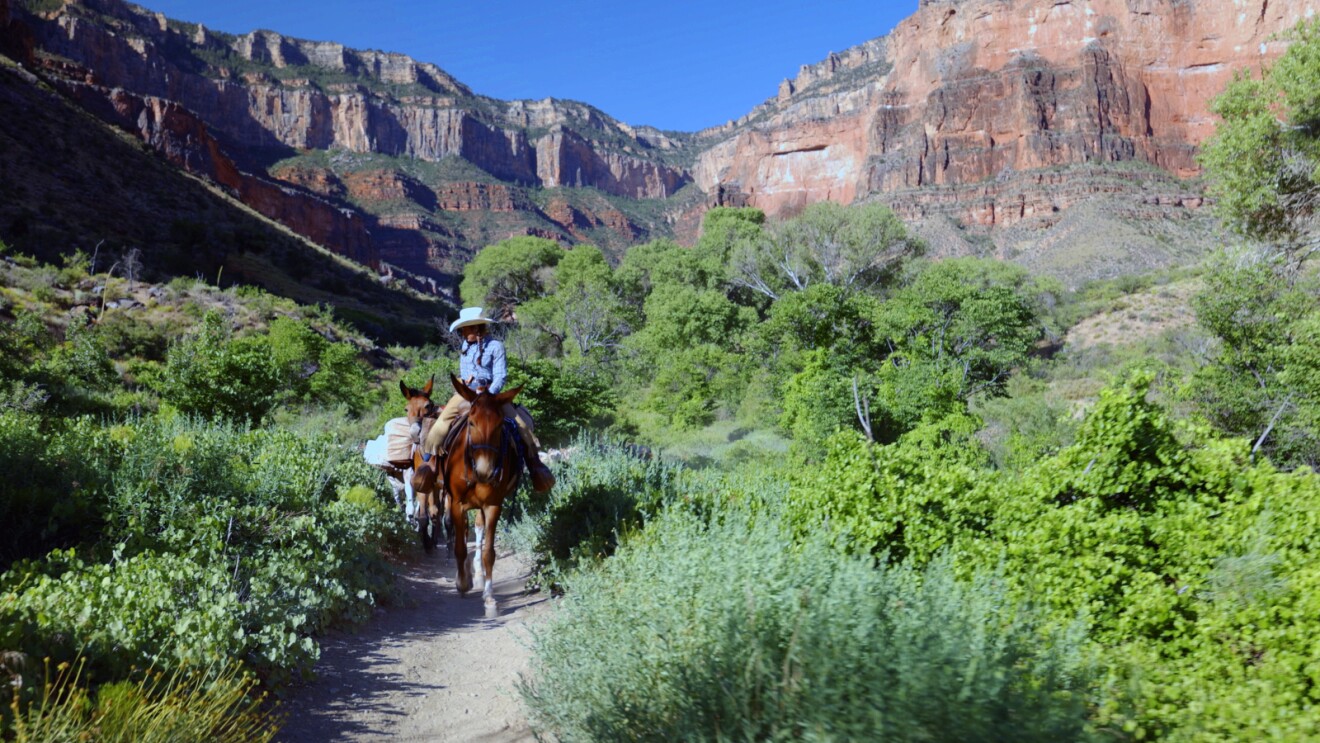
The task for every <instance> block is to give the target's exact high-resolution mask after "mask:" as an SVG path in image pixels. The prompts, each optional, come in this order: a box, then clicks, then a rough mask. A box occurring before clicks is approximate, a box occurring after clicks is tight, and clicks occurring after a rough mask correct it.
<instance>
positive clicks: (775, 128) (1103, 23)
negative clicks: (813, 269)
mask: <svg viewBox="0 0 1320 743" xmlns="http://www.w3.org/2000/svg"><path fill="white" fill-rule="evenodd" d="M1317 10H1320V2H1316V0H1293V1H1292V2H1288V3H1280V2H1269V0H1197V1H1196V2H1189V1H1188V0H1048V1H1045V0H923V2H922V4H921V7H920V9H919V10H918V11H917V13H916V14H915V15H913V16H912V17H911V18H909V19H907V20H905V21H903V22H902V23H901V24H899V26H898V27H897V28H896V29H895V30H894V32H893V33H892V34H890V35H889V36H888V37H886V38H884V39H879V40H876V41H873V42H868V43H867V44H865V45H862V46H861V47H857V48H855V49H853V50H849V51H848V52H844V53H843V54H840V55H832V56H831V57H830V58H829V59H827V60H826V61H824V62H822V63H820V64H817V65H812V66H809V67H804V68H803V70H802V72H801V74H799V75H798V77H797V78H796V79H795V80H793V81H786V82H785V84H784V85H782V86H781V89H780V94H779V96H777V97H776V98H775V99H772V100H770V101H768V102H767V103H766V104H764V105H763V106H761V107H759V108H758V109H757V110H755V111H753V112H752V113H751V114H749V116H748V117H745V118H744V119H741V120H739V121H737V122H731V123H730V124H729V125H726V126H725V127H720V128H716V129H712V130H707V131H706V132H703V133H702V135H701V136H702V137H703V138H704V139H705V140H707V141H709V142H710V143H711V144H710V145H709V147H708V149H706V150H705V151H704V152H703V153H702V155H701V156H700V157H699V159H698V163H697V165H696V167H695V168H694V170H693V172H694V176H695V178H696V181H697V183H698V184H699V185H700V186H701V188H702V189H703V190H705V191H706V192H707V193H716V192H717V191H718V190H720V189H723V191H724V192H725V193H739V192H740V193H741V194H742V198H744V199H745V200H746V201H747V202H748V203H751V204H752V205H755V206H758V207H761V208H763V209H765V210H767V211H768V212H769V213H771V214H782V213H788V212H791V211H792V210H794V209H796V208H798V207H800V206H802V205H804V204H806V203H810V202H813V201H819V200H822V199H830V200H834V201H840V202H844V203H848V202H851V201H853V200H856V199H859V198H864V197H866V196H867V195H871V194H886V193H891V192H895V191H909V190H912V189H922V188H930V187H941V186H960V185H965V184H975V183H989V184H990V185H989V186H987V191H989V192H992V193H991V196H990V201H991V207H990V208H987V207H986V206H985V205H984V204H982V205H981V206H980V207H978V208H977V209H976V210H967V212H966V213H965V214H962V215H960V216H963V217H965V218H968V219H970V220H971V221H972V222H976V223H981V224H995V225H1001V224H1004V220H1005V219H1008V220H1010V221H1011V220H1012V219H1013V218H1014V216H1013V215H1014V214H1015V210H1014V209H1012V208H1011V206H1010V207H1009V208H1002V207H1001V206H1000V205H998V203H997V199H998V198H999V197H998V193H999V192H1000V191H1004V198H1007V199H1008V200H1010V201H1011V200H1013V199H1017V198H1019V196H1020V194H1016V193H1012V192H1011V191H1012V189H1007V190H1005V189H997V188H995V186H994V182H995V181H996V179H1001V180H1004V181H1011V180H1012V178H1011V177H1010V176H1012V174H1014V173H1018V172H1022V171H1029V170H1034V169H1040V168H1049V167H1054V166H1061V165H1070V164H1077V163H1105V162H1120V161H1128V160H1138V161H1144V162H1147V163H1151V164H1154V165H1156V166H1159V167H1160V168H1163V169H1165V170H1167V171H1169V172H1171V173H1173V174H1176V175H1179V176H1184V177H1185V176H1190V175H1194V174H1195V173H1196V172H1197V166H1196V162H1195V159H1194V156H1195V152H1196V147H1197V145H1198V144H1199V143H1200V142H1202V141H1203V140H1204V139H1205V138H1206V137H1207V136H1209V135H1210V134H1211V133H1212V132H1213V130H1214V119H1213V117H1212V116H1211V115H1210V114H1209V112H1208V104H1209V101H1210V99H1211V98H1213V97H1214V96H1215V95H1217V94H1218V93H1219V92H1220V91H1222V89H1223V87H1224V85H1225V84H1227V82H1228V81H1229V80H1230V79H1231V78H1232V75H1233V74H1235V73H1236V72H1237V71H1238V70H1242V69H1257V68H1259V67H1260V65H1262V64H1263V63H1266V62H1268V61H1270V60H1271V59H1274V58H1276V57H1277V56H1278V55H1279V54H1280V53H1282V51H1283V49H1284V48H1285V42H1283V41H1281V40H1279V39H1277V38H1276V36H1275V35H1276V34H1277V33H1278V32H1280V31H1283V30H1286V29H1288V28H1290V27H1292V26H1293V25H1294V24H1296V23H1297V22H1298V21H1299V20H1301V19H1302V18H1305V17H1309V16H1310V15H1313V14H1314V13H1315V12H1316V11H1317ZM881 198H883V196H882V197H881ZM909 203H910V202H909ZM1055 206H1057V205H1055ZM1021 211H1022V210H1021V209H1018V210H1017V213H1020V212H1021Z"/></svg>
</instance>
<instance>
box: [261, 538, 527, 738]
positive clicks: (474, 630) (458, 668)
mask: <svg viewBox="0 0 1320 743" xmlns="http://www.w3.org/2000/svg"><path fill="white" fill-rule="evenodd" d="M477 572H480V566H479V565H478V566H477ZM528 573H529V565H528V563H527V562H526V561H525V560H522V559H519V556H518V555H510V554H504V553H501V554H500V556H499V557H498V558H497V559H496V561H495V591H496V594H497V596H498V598H499V613H498V616H496V617H495V618H492V619H487V618H486V616H485V611H484V609H483V606H482V602H481V594H480V590H478V591H476V592H474V593H469V594H468V596H467V597H466V598H459V596H458V593H457V591H455V589H454V581H453V577H454V560H453V557H452V556H449V555H447V554H446V555H445V556H444V557H441V556H440V551H439V550H437V552H436V554H435V555H433V556H431V557H425V558H423V557H419V558H418V559H417V560H416V561H415V562H412V563H411V564H408V565H406V566H404V567H403V568H402V569H401V574H400V576H399V588H400V593H401V597H400V600H399V601H398V602H396V603H395V605H393V606H390V607H388V608H385V609H380V610H378V611H377V612H376V616H375V617H374V618H373V619H372V620H371V621H370V622H369V623H368V624H367V625H366V626H365V627H363V628H361V630H360V631H358V632H355V633H351V634H350V633H335V634H332V635H330V636H327V637H325V638H323V639H322V644H321V660H320V662H319V663H318V664H317V666H316V670H317V679H316V681H314V682H313V683H311V684H309V685H307V686H304V687H301V688H299V689H296V690H294V692H293V693H292V696H291V698H290V699H289V700H288V701H287V702H285V704H284V705H283V706H282V711H283V712H284V713H285V714H286V715H287V722H286V723H285V726H284V729H283V730H282V731H281V733H280V735H279V737H278V738H276V740H278V741H285V742H286V743H312V742H313V741H316V742H318V743H319V742H321V741H331V740H339V741H376V740H400V741H489V742H492V743H493V742H494V741H522V740H532V733H531V730H530V729H529V728H528V727H527V720H526V717H525V713H524V710H523V706H522V702H521V700H520V699H519V698H518V695H517V691H516V689H515V687H514V684H515V683H516V682H517V679H518V674H519V673H520V672H522V671H525V670H526V669H527V665H528V652H527V648H526V644H527V639H528V631H527V627H528V625H529V623H532V622H535V621H536V619H537V618H538V616H541V615H543V614H544V613H545V611H546V610H547V609H548V608H549V606H550V602H549V601H548V599H547V597H546V594H544V593H536V594H530V595H526V594H524V590H523V586H524V584H525V583H526V580H527V576H528Z"/></svg>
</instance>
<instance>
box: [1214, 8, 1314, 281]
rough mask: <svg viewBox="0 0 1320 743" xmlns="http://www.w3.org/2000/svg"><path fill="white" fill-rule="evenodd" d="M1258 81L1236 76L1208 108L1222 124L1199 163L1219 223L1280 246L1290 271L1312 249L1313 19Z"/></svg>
mask: <svg viewBox="0 0 1320 743" xmlns="http://www.w3.org/2000/svg"><path fill="white" fill-rule="evenodd" d="M1291 35H1292V40H1293V43H1292V45H1291V46H1290V47H1289V48H1288V51H1287V52H1286V53H1285V54H1284V56H1283V57H1282V58H1280V59H1279V61H1278V62H1277V63H1275V65H1274V66H1273V67H1272V68H1270V69H1268V70H1267V71H1266V72H1265V74H1264V75H1263V77H1262V78H1261V79H1260V80H1253V79H1251V77H1250V75H1249V74H1246V73H1244V74H1242V75H1239V76H1238V78H1237V79H1236V80H1234V81H1233V83H1232V84H1231V85H1229V87H1228V89H1227V90H1226V91H1225V92H1224V93H1223V94H1222V95H1221V96H1219V97H1218V98H1217V99H1215V102H1214V104H1213V106H1212V110H1213V111H1214V112H1215V113H1216V114H1218V115H1219V116H1220V118H1221V119H1222V121H1221V123H1220V125H1219V127H1218V129H1217V130H1216V132H1215V135H1214V136H1213V137H1211V138H1210V139H1209V140H1208V141H1207V142H1206V143H1205V145H1204V146H1203V148H1202V154H1201V164H1202V165H1203V166H1204V167H1205V169H1206V173H1207V175H1208V176H1209V177H1210V193H1211V195H1212V196H1214V198H1215V202H1216V209H1217V210H1218V212H1219V214H1220V216H1221V217H1223V219H1224V221H1225V222H1226V223H1227V224H1228V225H1229V226H1231V227H1232V228H1234V229H1235V230H1237V231H1238V232H1239V233H1241V234H1242V235H1245V236H1248V237H1252V238H1256V239H1261V240H1267V241H1270V242H1272V243H1274V244H1277V245H1279V246H1281V247H1283V248H1284V250H1285V252H1286V253H1287V254H1288V255H1289V257H1290V263H1292V264H1293V265H1292V267H1293V268H1295V267H1296V266H1297V265H1298V264H1299V263H1300V262H1301V261H1303V260H1305V258H1306V256H1307V255H1309V254H1310V253H1312V252H1314V251H1316V250H1317V249H1320V239H1318V238H1317V234H1318V233H1320V230H1318V229H1317V220H1318V219H1320V95H1317V92H1316V91H1320V21H1311V22H1306V23H1303V24H1301V25H1299V26H1298V27H1297V28H1295V29H1294V30H1293V31H1292V34H1291Z"/></svg>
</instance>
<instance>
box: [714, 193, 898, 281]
mask: <svg viewBox="0 0 1320 743" xmlns="http://www.w3.org/2000/svg"><path fill="white" fill-rule="evenodd" d="M923 250H924V245H923V244H922V243H921V241H920V240H918V239H916V238H915V237H913V236H911V235H909V234H908V231H907V228H906V227H905V226H904V225H903V222H902V220H900V219H899V218H898V216H897V215H896V214H894V212H893V210H891V209H890V208H889V207H887V206H884V205H882V204H866V205H863V206H851V207H850V206H843V205H840V204H836V203H834V202H832V201H826V202H821V203H818V204H812V205H811V206H809V207H807V208H806V209H805V210H804V211H803V212H802V213H801V214H800V215H798V216H797V217H794V218H793V219H789V220H786V221H784V222H779V223H777V224H774V225H771V226H770V227H769V228H768V229H766V230H765V231H764V232H763V234H762V236H761V238H760V239H759V240H740V241H738V242H737V243H736V244H735V245H734V246H733V249H732V250H731V252H730V260H729V264H728V265H729V268H728V279H729V281H730V282H732V283H733V284H735V285H737V286H741V287H745V288H747V289H749V290H751V291H754V292H758V293H760V294H763V295H765V296H767V297H769V298H770V299H778V298H779V297H781V296H783V295H784V294H785V293H786V292H790V291H801V290H803V289H806V288H807V287H808V286H810V285H812V284H817V283H826V284H833V285H835V286H842V287H846V288H849V289H853V290H859V291H860V290H866V289H871V288H874V287H876V286H877V285H879V284H881V283H882V282H884V281H886V280H887V279H890V278H892V277H893V276H894V275H895V273H896V271H897V269H898V268H899V267H901V266H902V265H903V263H904V261H906V260H907V259H909V258H911V257H913V256H916V255H919V254H920V253H921V252H922V251H923Z"/></svg>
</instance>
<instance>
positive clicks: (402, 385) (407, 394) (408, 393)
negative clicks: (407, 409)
mask: <svg viewBox="0 0 1320 743" xmlns="http://www.w3.org/2000/svg"><path fill="white" fill-rule="evenodd" d="M399 391H400V392H402V393H403V397H404V399H411V398H412V390H410V389H408V385H407V384H405V383H404V381H403V380H402V379H400V380H399Z"/></svg>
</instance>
